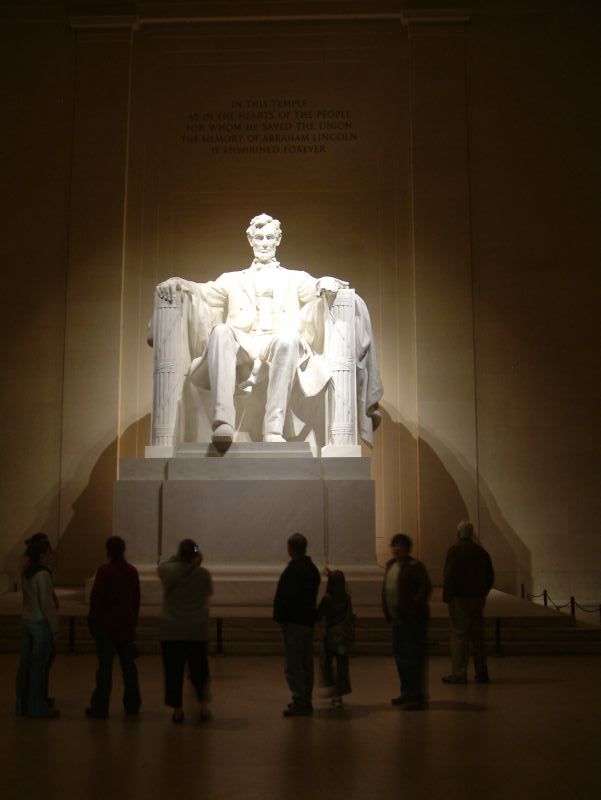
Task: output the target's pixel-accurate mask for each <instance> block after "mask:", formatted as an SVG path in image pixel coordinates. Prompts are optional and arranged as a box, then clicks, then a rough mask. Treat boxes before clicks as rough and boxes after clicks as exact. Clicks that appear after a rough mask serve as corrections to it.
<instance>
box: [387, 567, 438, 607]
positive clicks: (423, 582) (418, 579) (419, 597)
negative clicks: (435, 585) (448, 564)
mask: <svg viewBox="0 0 601 800" xmlns="http://www.w3.org/2000/svg"><path fill="white" fill-rule="evenodd" d="M395 561H396V559H394V558H391V559H390V561H389V562H388V563H387V564H386V572H385V573H384V582H383V584H382V609H383V611H384V616H385V617H386V619H387V620H388V622H390V621H391V619H392V615H391V613H390V611H389V609H388V601H387V599H386V576H387V575H388V570H389V569H390V567H391V566H392V565H393V564H394V563H395ZM397 591H398V610H399V616H400V617H402V618H404V619H412V618H416V617H426V618H427V617H429V616H430V606H429V603H428V600H429V599H430V595H431V594H432V583H431V581H430V576H429V575H428V571H427V570H426V568H425V566H424V565H423V564H422V562H421V561H418V560H417V559H416V558H413V557H412V556H408V557H407V558H404V559H403V560H402V561H401V568H400V570H399V577H398V580H397Z"/></svg>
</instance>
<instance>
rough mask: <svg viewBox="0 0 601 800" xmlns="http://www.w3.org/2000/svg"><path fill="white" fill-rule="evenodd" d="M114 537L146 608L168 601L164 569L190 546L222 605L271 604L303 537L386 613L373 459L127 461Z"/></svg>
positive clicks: (183, 457)
mask: <svg viewBox="0 0 601 800" xmlns="http://www.w3.org/2000/svg"><path fill="white" fill-rule="evenodd" d="M113 504H114V505H113V533H114V534H116V535H118V536H123V538H124V539H125V540H126V541H127V552H128V559H129V560H130V561H131V562H132V563H134V564H135V565H136V566H137V567H138V568H139V570H140V573H141V575H142V578H143V580H142V588H143V603H144V604H153V603H157V602H159V601H160V596H161V587H160V585H159V583H158V581H157V579H156V564H157V563H158V561H159V560H161V559H164V558H167V557H169V556H171V555H172V554H173V553H175V552H176V551H177V547H178V544H179V542H180V541H181V540H182V539H187V538H190V539H194V540H195V541H197V542H198V544H199V546H200V548H201V550H202V552H203V555H204V558H205V563H206V566H207V567H208V568H209V569H210V570H211V572H212V574H213V577H214V582H215V598H214V600H215V603H216V604H223V605H243V606H253V605H269V604H270V603H271V598H272V597H273V593H274V590H275V585H276V582H277V579H278V576H279V574H280V573H281V571H282V569H283V566H284V565H285V563H286V561H287V560H288V556H287V552H286V542H287V539H288V537H289V536H290V535H291V534H292V533H295V532H300V533H303V534H304V535H305V536H306V537H307V539H308V540H309V554H310V555H311V557H312V558H313V560H314V561H315V563H316V565H317V566H318V567H319V568H320V569H322V568H323V567H324V566H325V565H333V566H335V567H337V568H340V569H343V570H344V572H345V574H346V576H347V579H348V580H349V585H350V587H351V590H352V592H353V595H354V596H355V598H356V600H357V602H358V603H360V604H365V605H377V604H379V596H380V582H381V577H382V570H381V568H380V567H378V565H377V563H376V555H375V491H374V482H373V481H372V480H371V477H370V459H368V458H354V457H338V458H314V457H313V456H312V455H311V450H310V447H309V445H308V444H306V443H304V442H302V443H281V444H280V443H277V444H255V443H234V444H233V445H232V446H231V447H230V448H229V449H228V450H227V452H225V453H220V452H219V451H218V450H216V449H215V448H214V447H213V446H212V445H210V444H202V443H200V444H192V445H182V446H181V447H180V448H179V449H178V451H177V454H176V457H174V458H146V459H132V460H123V461H121V462H120V469H119V480H118V481H116V482H115V486H114V500H113Z"/></svg>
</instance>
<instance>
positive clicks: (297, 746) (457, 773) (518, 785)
mask: <svg viewBox="0 0 601 800" xmlns="http://www.w3.org/2000/svg"><path fill="white" fill-rule="evenodd" d="M94 663H95V662H94V658H93V657H91V656H83V655H72V656H68V655H64V656H59V657H58V659H57V662H56V664H55V667H54V669H53V678H52V682H53V687H52V690H53V693H54V694H55V695H56V697H57V701H58V705H59V706H60V708H61V710H62V716H61V718H60V719H58V720H53V721H46V720H44V721H37V720H28V719H24V718H16V717H15V716H14V715H13V713H12V709H13V698H12V686H13V683H14V674H15V670H16V665H17V656H15V655H3V656H0V676H1V680H2V685H3V686H4V687H5V690H4V692H3V694H2V703H1V707H0V776H1V783H0V787H1V789H0V797H2V798H4V800H12V799H13V798H28V799H29V798H32V799H33V798H36V800H37V798H42V799H43V800H46V799H47V798H59V797H61V798H77V800H79V798H105V799H106V800H117V798H131V799H132V800H138V798H145V800H148V799H149V798H150V799H153V798H169V799H171V798H179V797H181V798H186V800H187V799H188V798H197V797H198V798H203V799H204V800H255V799H256V800H265V799H266V798H269V799H270V798H283V799H285V800H288V799H290V800H297V798H298V799H299V800H300V798H303V799H304V798H307V800H317V799H318V798H319V799H321V798H324V800H325V799H326V798H327V800H338V798H345V799H347V798H361V799H363V798H374V800H376V799H377V800H380V799H381V800H388V798H395V800H396V799H398V798H408V800H421V798H424V800H425V799H426V798H428V800H439V798H440V800H454V799H455V798H462V799H463V800H465V798H470V799H471V798H473V799H474V800H480V798H483V800H505V799H506V798H507V800H509V799H510V798H511V799H512V800H521V799H522V798H524V800H525V799H526V798H528V799H529V800H554V799H555V798H569V800H598V798H601V735H600V728H601V681H600V679H599V678H600V676H601V658H599V657H596V656H589V657H576V656H574V657H558V658H552V657H538V658H535V657H528V658H525V657H524V658H522V657H511V658H498V659H493V660H492V661H491V664H490V667H491V675H492V678H493V681H494V682H493V683H491V684H490V685H489V686H480V685H476V684H469V685H468V686H447V685H443V684H441V682H440V678H441V676H442V675H443V674H445V673H446V672H447V671H448V660H447V659H446V658H434V659H432V660H431V662H430V694H431V708H430V710H429V711H422V712H413V713H411V712H403V711H400V710H398V709H396V708H393V707H392V706H391V705H390V704H389V699H390V697H391V696H393V695H394V694H396V693H397V690H398V687H397V685H396V681H395V675H394V669H393V665H392V661H391V659H388V658H383V657H357V658H355V659H354V660H353V662H352V664H351V677H352V681H353V687H354V691H353V694H352V695H351V696H350V698H349V700H348V705H347V707H346V708H345V709H344V710H342V711H335V710H332V709H330V708H328V706H327V702H326V701H318V702H317V703H316V711H315V714H314V716H313V717H312V718H298V719H283V718H282V716H281V711H282V708H283V707H284V705H285V703H286V702H287V701H288V699H289V698H288V694H287V690H286V686H285V682H284V678H283V674H282V663H281V660H280V659H279V658H278V657H271V656H270V657H246V658H242V657H216V658H213V659H212V661H211V669H212V675H213V695H214V702H213V710H214V715H215V718H214V720H213V721H212V722H211V723H208V724H205V725H202V726H200V725H198V724H197V723H196V721H195V718H194V714H193V713H192V709H193V704H192V699H191V695H190V697H189V699H190V713H189V714H188V717H187V719H186V722H185V724H184V725H182V726H173V725H172V724H171V722H170V720H169V712H168V711H167V710H166V709H165V708H164V707H163V706H162V697H161V667H160V661H159V658H158V657H157V656H142V657H141V658H140V659H139V670H140V676H141V687H142V694H143V703H144V705H143V712H142V714H141V717H140V719H139V721H129V720H124V719H123V718H122V716H121V713H120V710H119V690H120V686H121V684H120V678H118V677H117V678H116V681H115V684H116V685H115V690H116V691H115V697H114V702H113V706H112V713H111V718H110V719H109V720H107V721H99V720H88V719H85V718H84V716H83V709H84V707H85V705H86V703H87V700H88V697H89V692H90V688H91V685H92V677H93V672H94Z"/></svg>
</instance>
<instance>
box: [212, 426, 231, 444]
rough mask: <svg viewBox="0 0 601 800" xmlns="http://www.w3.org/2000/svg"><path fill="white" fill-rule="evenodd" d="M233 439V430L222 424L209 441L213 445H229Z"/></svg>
mask: <svg viewBox="0 0 601 800" xmlns="http://www.w3.org/2000/svg"><path fill="white" fill-rule="evenodd" d="M233 438H234V429H233V428H232V426H231V425H228V423H227V422H222V423H221V425H218V426H217V427H216V428H215V430H214V431H213V435H212V436H211V439H212V440H213V442H214V443H215V444H231V443H232V440H233Z"/></svg>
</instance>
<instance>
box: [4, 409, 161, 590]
mask: <svg viewBox="0 0 601 800" xmlns="http://www.w3.org/2000/svg"><path fill="white" fill-rule="evenodd" d="M149 431H150V414H147V415H145V416H144V417H142V418H141V419H139V420H137V421H136V422H134V423H133V424H132V425H130V426H129V427H128V428H127V429H126V430H125V431H124V432H123V434H122V436H121V449H122V451H125V452H127V453H132V457H133V454H135V452H136V442H137V441H138V440H140V441H144V442H146V441H148V439H147V438H146V437H148V436H149ZM80 466H81V462H80V464H79V465H78V466H77V467H76V468H75V470H74V473H75V474H77V473H78V471H79V469H80ZM116 471H117V440H116V439H114V440H113V441H112V442H111V443H110V444H109V445H107V447H105V449H104V450H103V451H102V452H101V454H100V456H99V457H98V459H97V461H96V463H95V464H94V466H93V468H92V471H91V472H90V477H89V480H88V483H87V485H86V487H85V488H84V490H83V491H82V492H81V493H80V495H79V496H78V497H77V498H76V500H75V501H74V503H73V505H72V507H71V509H70V511H69V516H70V518H69V521H68V523H67V526H66V527H65V530H64V532H63V534H62V536H61V535H60V530H59V526H60V512H59V506H60V499H61V498H60V493H61V487H59V485H58V484H55V485H54V487H53V489H52V490H51V491H50V492H48V493H47V494H45V495H44V496H43V497H42V498H41V499H40V500H39V501H38V502H37V503H36V512H35V515H34V517H33V520H32V522H31V523H30V524H29V525H28V526H27V528H26V530H25V531H24V532H23V535H22V538H21V539H20V541H19V542H17V543H16V544H15V545H14V547H13V548H12V549H11V550H10V551H9V552H8V553H7V555H6V561H5V563H6V569H7V571H8V572H10V574H11V583H12V584H13V586H14V584H15V582H16V583H17V584H18V581H19V575H18V574H19V570H20V564H21V561H22V559H23V554H24V550H25V540H26V539H28V538H29V537H30V536H32V535H33V534H34V533H37V532H38V531H44V533H47V534H48V537H49V539H50V541H51V543H52V546H53V548H54V550H55V555H54V559H53V568H54V571H55V579H56V582H57V583H59V584H61V585H81V584H82V582H83V581H84V580H85V578H86V577H89V576H90V575H92V574H93V573H94V571H95V570H96V567H97V566H98V564H99V563H101V562H102V560H103V559H104V542H105V541H106V539H107V538H108V537H109V536H110V535H111V533H112V521H113V483H114V481H115V480H116V478H117V474H116ZM70 488H71V487H70V484H69V483H67V484H65V486H63V487H62V493H63V495H64V494H70Z"/></svg>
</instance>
